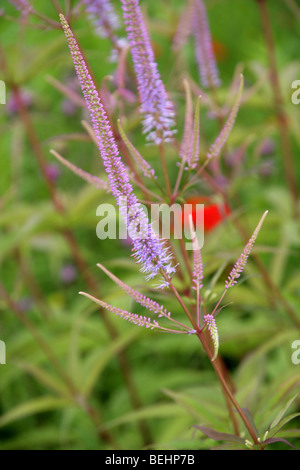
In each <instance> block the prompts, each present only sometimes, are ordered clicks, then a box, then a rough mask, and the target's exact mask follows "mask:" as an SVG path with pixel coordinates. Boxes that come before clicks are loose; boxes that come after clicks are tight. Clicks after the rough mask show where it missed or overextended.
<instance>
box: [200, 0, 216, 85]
mask: <svg viewBox="0 0 300 470" xmlns="http://www.w3.org/2000/svg"><path fill="white" fill-rule="evenodd" d="M194 10H195V11H194V36H195V47H196V59H197V62H198V66H199V74H200V79H201V83H202V86H203V87H205V88H217V87H219V86H220V84H221V82H220V79H219V73H218V68H217V65H216V60H215V56H214V51H213V45H212V39H211V34H210V29H209V23H208V18H207V13H206V8H205V4H204V2H203V0H195V7H194Z"/></svg>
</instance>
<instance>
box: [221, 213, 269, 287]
mask: <svg viewBox="0 0 300 470" xmlns="http://www.w3.org/2000/svg"><path fill="white" fill-rule="evenodd" d="M267 214H268V211H265V212H264V214H263V216H262V217H261V219H260V221H259V223H258V225H257V227H256V229H255V230H254V232H253V235H252V237H251V238H250V240H249V242H248V243H247V245H246V246H245V248H244V251H243V252H242V254H241V256H240V257H239V259H238V260H237V262H236V263H235V265H234V267H233V269H232V270H231V272H230V274H229V276H228V279H227V281H226V282H225V287H226V289H229V287H232V286H234V285H235V284H236V283H237V279H238V278H239V277H240V275H241V274H242V272H243V270H244V268H245V266H246V264H247V261H248V257H249V255H250V253H251V251H252V248H253V245H254V243H255V241H256V238H257V236H258V233H259V231H260V229H261V227H262V224H263V222H264V220H265V218H266V216H267Z"/></svg>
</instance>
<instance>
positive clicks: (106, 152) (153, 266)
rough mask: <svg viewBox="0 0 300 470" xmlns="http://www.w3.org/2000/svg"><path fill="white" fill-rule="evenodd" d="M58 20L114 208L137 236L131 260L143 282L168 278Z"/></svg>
mask: <svg viewBox="0 0 300 470" xmlns="http://www.w3.org/2000/svg"><path fill="white" fill-rule="evenodd" d="M60 18H61V22H62V26H63V29H64V32H65V35H66V38H67V41H68V44H69V48H70V51H71V55H72V59H73V63H74V66H75V70H76V73H77V75H78V79H79V82H80V85H81V88H82V92H83V95H84V98H85V101H86V104H87V107H88V110H89V112H90V116H91V121H92V125H93V130H94V133H95V136H96V140H97V145H98V148H99V150H100V154H101V157H102V159H103V164H104V168H105V170H106V173H107V176H108V181H109V185H110V188H111V191H112V193H113V195H114V197H115V198H116V201H117V204H118V205H120V212H121V214H122V217H123V219H124V221H125V225H126V227H127V229H128V231H129V233H130V234H131V232H132V228H133V227H137V228H138V233H137V230H135V234H134V235H135V236H131V238H132V243H133V252H134V258H135V260H136V262H137V263H138V264H141V265H142V268H141V270H142V271H143V272H144V273H146V274H147V279H152V278H154V277H155V276H156V275H157V274H161V273H162V272H163V273H164V277H170V276H171V275H173V274H174V272H175V268H174V267H172V265H171V256H170V254H169V252H168V249H167V248H166V247H165V243H164V240H161V239H160V238H159V237H158V236H157V234H156V233H155V232H154V230H153V228H152V226H151V224H150V223H149V221H148V218H147V217H146V215H145V213H144V212H143V209H142V207H141V205H140V203H139V202H138V200H137V197H136V196H135V194H134V193H133V188H132V185H131V183H130V181H129V175H128V172H127V170H126V167H125V165H124V164H123V162H122V160H121V157H120V155H119V150H118V147H117V145H116V142H115V139H114V136H113V133H112V130H111V127H110V123H109V120H108V117H107V115H106V112H105V110H104V107H103V105H102V103H101V101H100V97H99V94H98V92H97V89H96V87H95V85H94V83H93V80H92V77H91V75H90V73H89V71H88V68H87V66H86V64H85V62H84V59H83V57H82V54H81V52H80V49H79V47H78V44H77V42H76V40H75V38H74V36H73V33H72V31H71V29H70V27H69V25H68V23H67V21H66V20H65V18H64V16H63V15H60ZM124 203H125V204H124ZM165 285H166V282H163V284H161V285H160V286H159V287H165Z"/></svg>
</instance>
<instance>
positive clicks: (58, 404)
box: [0, 396, 71, 428]
mask: <svg viewBox="0 0 300 470" xmlns="http://www.w3.org/2000/svg"><path fill="white" fill-rule="evenodd" d="M70 404H71V401H70V400H66V399H62V398H55V397H52V396H44V397H41V398H35V399H33V400H29V401H27V402H25V403H22V404H21V405H18V406H16V407H15V408H13V409H11V410H10V411H8V412H7V413H4V414H3V415H2V416H1V417H0V428H1V427H3V426H6V425H7V424H11V423H13V422H14V421H18V420H19V419H23V418H26V417H27V416H31V415H35V414H37V413H43V412H45V411H50V410H57V409H60V408H64V407H66V406H69V405H70Z"/></svg>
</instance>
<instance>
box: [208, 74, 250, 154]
mask: <svg viewBox="0 0 300 470" xmlns="http://www.w3.org/2000/svg"><path fill="white" fill-rule="evenodd" d="M243 86H244V77H243V75H241V78H240V86H239V89H238V92H237V96H236V99H235V102H234V104H233V107H232V110H231V112H230V114H229V116H228V118H227V121H226V123H225V125H224V127H223V129H222V130H221V132H220V134H219V136H218V138H217V139H216V141H215V142H214V144H213V145H212V146H211V147H210V149H209V151H208V154H207V157H208V158H213V157H218V156H219V155H220V153H221V150H222V148H223V147H224V145H225V143H226V142H227V139H228V137H229V134H230V132H231V130H232V128H233V125H234V122H235V119H236V116H237V113H238V110H239V107H240V104H241V98H242V93H243Z"/></svg>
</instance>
